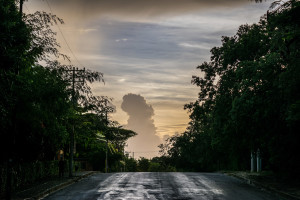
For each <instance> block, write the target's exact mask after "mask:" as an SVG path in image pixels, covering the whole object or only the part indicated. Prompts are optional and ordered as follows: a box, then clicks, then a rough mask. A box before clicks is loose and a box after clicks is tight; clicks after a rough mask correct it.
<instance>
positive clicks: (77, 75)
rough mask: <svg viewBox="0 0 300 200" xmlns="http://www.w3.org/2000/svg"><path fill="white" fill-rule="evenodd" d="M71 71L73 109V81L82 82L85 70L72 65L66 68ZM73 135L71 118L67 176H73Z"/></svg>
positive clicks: (74, 102)
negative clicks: (70, 67)
mask: <svg viewBox="0 0 300 200" xmlns="http://www.w3.org/2000/svg"><path fill="white" fill-rule="evenodd" d="M66 71H68V72H71V73H72V79H71V81H72V103H73V109H75V106H76V103H77V100H76V98H75V83H76V82H79V83H84V78H83V77H82V73H84V72H85V68H83V69H78V68H76V69H75V67H73V69H71V70H66ZM74 135H75V120H74V119H73V124H72V131H71V132H70V157H69V177H73V160H74V143H75V142H74Z"/></svg>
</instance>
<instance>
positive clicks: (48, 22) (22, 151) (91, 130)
mask: <svg viewBox="0 0 300 200" xmlns="http://www.w3.org/2000/svg"><path fill="white" fill-rule="evenodd" d="M17 2H18V1H15V0H0V96H1V98H0V137H1V140H0V152H1V153H0V164H5V163H7V162H8V161H9V160H12V161H13V165H17V164H21V163H25V162H27V163H30V162H31V163H34V162H37V161H41V160H44V161H47V160H53V159H57V158H58V156H57V153H58V151H59V150H64V158H65V159H68V157H69V149H70V133H73V130H74V133H75V141H76V147H77V148H76V154H75V158H76V159H84V160H86V161H88V160H91V161H93V163H92V164H93V167H94V168H95V169H100V170H103V169H104V166H105V165H104V158H103V156H104V155H105V152H106V146H108V148H107V149H108V151H109V152H108V155H109V164H110V167H111V168H114V167H115V168H116V170H118V168H119V165H121V164H120V163H121V160H122V159H123V157H124V156H123V149H124V144H125V141H126V140H127V139H128V138H129V137H132V136H134V135H136V133H135V132H133V131H130V130H126V129H122V128H121V127H120V126H118V125H117V123H116V122H112V121H110V120H109V119H108V118H107V114H109V113H111V112H113V108H112V107H111V106H109V103H110V102H111V99H109V98H108V97H104V96H94V95H93V93H92V92H91V88H90V83H93V82H95V81H103V74H102V73H100V72H94V71H90V70H88V69H85V70H82V69H79V71H78V70H77V68H76V69H75V68H74V66H72V65H62V64H60V63H59V62H58V61H57V60H56V59H58V58H64V59H67V60H69V58H68V57H67V56H65V55H62V54H61V53H60V52H59V50H58V48H59V44H58V43H57V41H56V39H55V35H56V33H55V32H53V31H52V30H51V26H52V25H55V24H57V23H63V20H62V19H60V18H58V17H57V16H55V15H52V14H49V13H45V12H36V13H34V14H24V13H20V11H19V8H18V6H17ZM74 72H76V74H75V75H74V74H73V73H74ZM74 80H75V82H74V84H73V81H74ZM109 127H110V128H109Z"/></svg>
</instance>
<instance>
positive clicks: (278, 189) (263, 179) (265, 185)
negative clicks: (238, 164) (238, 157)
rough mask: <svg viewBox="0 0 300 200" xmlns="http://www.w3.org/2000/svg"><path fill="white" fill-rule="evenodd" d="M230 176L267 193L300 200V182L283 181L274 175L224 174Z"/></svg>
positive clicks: (262, 173) (263, 173)
mask: <svg viewBox="0 0 300 200" xmlns="http://www.w3.org/2000/svg"><path fill="white" fill-rule="evenodd" d="M223 173H224V174H227V175H229V176H234V177H236V178H239V179H241V180H243V181H245V182H246V183H248V184H250V185H254V186H256V187H259V188H261V189H264V190H266V191H269V192H272V193H275V194H277V195H279V196H281V197H283V198H286V199H289V200H300V181H299V180H294V181H293V182H291V181H288V180H283V179H280V178H278V177H276V176H275V175H273V174H272V173H269V172H261V173H255V172H253V173H250V172H241V171H237V172H223Z"/></svg>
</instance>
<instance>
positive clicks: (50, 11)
mask: <svg viewBox="0 0 300 200" xmlns="http://www.w3.org/2000/svg"><path fill="white" fill-rule="evenodd" d="M46 2H47V5H48V7H49V9H50V12H51V13H52V14H54V12H53V11H52V9H51V6H50V4H49V2H48V0H46ZM56 25H57V27H58V30H59V32H60V33H61V35H62V37H63V39H64V41H65V43H66V45H67V47H68V49H69V51H70V52H71V54H72V55H73V57H74V58H75V60H76V62H77V63H78V64H79V65H80V66H83V65H82V64H81V63H80V62H79V60H78V59H77V57H76V56H75V54H74V53H73V51H72V49H71V47H70V45H69V44H68V42H67V40H66V38H65V36H64V34H63V32H62V30H61V28H60V26H59V24H56Z"/></svg>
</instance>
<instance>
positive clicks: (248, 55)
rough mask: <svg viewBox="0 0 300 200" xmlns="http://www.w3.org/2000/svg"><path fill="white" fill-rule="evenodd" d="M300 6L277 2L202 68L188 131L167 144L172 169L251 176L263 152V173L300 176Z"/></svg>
mask: <svg viewBox="0 0 300 200" xmlns="http://www.w3.org/2000/svg"><path fill="white" fill-rule="evenodd" d="M299 13H300V2H299V1H298V0H289V1H286V2H285V1H276V2H275V3H273V4H272V6H271V8H270V10H269V11H268V12H267V14H265V15H264V16H262V17H261V19H260V21H259V22H258V23H256V24H253V25H247V24H246V25H241V26H240V27H239V29H238V31H237V33H236V34H235V35H234V36H232V37H225V36H224V37H222V45H221V46H220V47H214V48H212V49H211V59H210V62H204V63H202V64H201V65H200V66H198V67H197V69H199V70H200V71H201V73H200V75H199V76H194V77H193V78H192V84H194V85H196V86H198V87H199V88H200V92H199V96H198V99H197V100H196V101H195V102H191V103H189V104H187V105H185V109H187V110H188V111H189V113H190V116H189V117H190V122H189V126H188V128H187V130H186V131H185V132H184V133H182V134H179V135H175V136H173V137H171V138H169V139H168V140H167V141H166V143H165V144H162V145H160V147H161V151H162V153H163V155H164V156H162V158H163V159H164V162H165V163H168V164H170V165H173V166H175V167H176V168H177V169H179V170H180V169H182V170H193V171H212V170H221V169H228V170H249V169H250V155H251V152H253V153H255V152H257V150H258V149H259V151H260V154H261V157H262V164H263V170H271V171H274V172H278V173H279V172H285V173H287V174H290V175H293V176H295V175H298V176H299V174H300V173H299V169H300V156H299V153H298V152H299V143H300V130H299V127H300V51H299V47H300V14H299Z"/></svg>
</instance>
